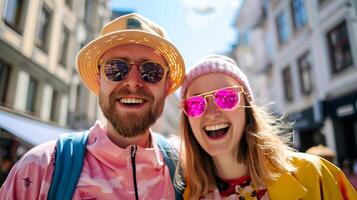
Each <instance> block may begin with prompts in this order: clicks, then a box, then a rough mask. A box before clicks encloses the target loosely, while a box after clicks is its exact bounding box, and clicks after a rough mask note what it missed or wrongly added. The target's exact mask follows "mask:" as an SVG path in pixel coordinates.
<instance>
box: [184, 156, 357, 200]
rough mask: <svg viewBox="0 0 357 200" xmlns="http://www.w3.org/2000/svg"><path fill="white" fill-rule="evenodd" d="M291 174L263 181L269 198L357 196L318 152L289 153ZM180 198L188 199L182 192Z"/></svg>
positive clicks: (335, 199)
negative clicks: (294, 169) (291, 165)
mask: <svg viewBox="0 0 357 200" xmlns="http://www.w3.org/2000/svg"><path fill="white" fill-rule="evenodd" d="M292 157H293V164H294V165H295V167H296V168H297V170H296V172H295V173H294V174H291V173H288V172H286V173H282V174H281V176H280V177H279V178H278V179H277V180H276V181H274V182H272V183H271V184H268V185H267V189H268V193H269V199H270V200H319V199H322V200H340V199H341V200H347V199H348V200H357V192H356V191H355V190H354V188H353V186H352V185H351V183H350V182H349V181H348V180H347V178H346V176H345V175H344V174H343V172H342V171H341V170H340V169H339V168H338V167H336V166H335V165H333V164H332V163H330V162H328V161H327V160H325V159H323V158H320V157H318V156H314V155H310V154H306V153H292ZM184 199H190V198H189V197H188V196H187V193H186V192H185V193H184Z"/></svg>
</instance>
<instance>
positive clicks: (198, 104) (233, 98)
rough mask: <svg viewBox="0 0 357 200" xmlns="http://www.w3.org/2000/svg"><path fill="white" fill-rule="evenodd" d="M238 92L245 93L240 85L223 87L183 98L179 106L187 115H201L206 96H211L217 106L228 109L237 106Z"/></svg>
mask: <svg viewBox="0 0 357 200" xmlns="http://www.w3.org/2000/svg"><path fill="white" fill-rule="evenodd" d="M240 93H245V91H244V88H243V87H242V86H231V87H225V88H221V89H218V90H213V91H209V92H205V93H203V94H199V95H196V96H192V97H189V98H187V99H184V100H182V102H181V107H182V109H183V111H184V113H185V114H186V115H187V116H189V117H194V118H198V117H201V116H202V115H203V113H204V112H205V111H206V110H207V100H206V98H207V97H209V96H212V97H213V102H214V103H215V104H216V106H217V107H218V108H220V109H222V110H225V111H230V110H234V109H235V108H237V107H238V106H237V105H238V104H239V102H240V96H239V94H240Z"/></svg>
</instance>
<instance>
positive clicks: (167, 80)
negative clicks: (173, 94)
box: [165, 78, 172, 96]
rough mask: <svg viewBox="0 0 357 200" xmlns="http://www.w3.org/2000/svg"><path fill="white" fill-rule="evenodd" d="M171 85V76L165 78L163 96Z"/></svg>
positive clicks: (167, 92)
mask: <svg viewBox="0 0 357 200" xmlns="http://www.w3.org/2000/svg"><path fill="white" fill-rule="evenodd" d="M171 86H172V80H171V78H167V79H166V82H165V96H168V94H169V92H170V89H171Z"/></svg>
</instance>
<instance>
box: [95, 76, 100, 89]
mask: <svg viewBox="0 0 357 200" xmlns="http://www.w3.org/2000/svg"><path fill="white" fill-rule="evenodd" d="M95 82H97V84H98V85H99V86H100V74H99V73H98V74H97V75H96V76H95Z"/></svg>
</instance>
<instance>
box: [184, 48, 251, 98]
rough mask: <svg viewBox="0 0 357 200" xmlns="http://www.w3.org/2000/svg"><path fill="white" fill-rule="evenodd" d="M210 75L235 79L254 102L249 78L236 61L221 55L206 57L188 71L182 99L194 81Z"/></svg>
mask: <svg viewBox="0 0 357 200" xmlns="http://www.w3.org/2000/svg"><path fill="white" fill-rule="evenodd" d="M210 73H223V74H227V75H229V76H231V77H233V78H235V79H236V80H237V81H238V82H239V83H240V84H241V85H242V86H243V87H244V90H245V92H246V96H247V97H248V100H251V101H252V100H253V93H252V89H251V87H250V84H249V81H248V79H247V76H246V75H245V74H244V73H243V72H242V71H241V70H240V68H239V67H238V65H237V63H236V62H235V61H234V60H232V59H231V58H228V57H226V56H221V55H210V56H207V57H204V58H202V59H201V60H199V61H198V62H197V63H196V64H194V65H193V66H192V67H191V68H190V69H189V70H188V72H187V74H186V79H185V80H184V82H183V84H182V87H181V98H182V99H184V98H185V95H186V91H187V88H188V86H189V85H190V84H191V82H192V81H193V80H194V79H196V78H198V77H200V76H202V75H205V74H210Z"/></svg>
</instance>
